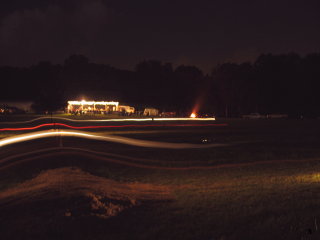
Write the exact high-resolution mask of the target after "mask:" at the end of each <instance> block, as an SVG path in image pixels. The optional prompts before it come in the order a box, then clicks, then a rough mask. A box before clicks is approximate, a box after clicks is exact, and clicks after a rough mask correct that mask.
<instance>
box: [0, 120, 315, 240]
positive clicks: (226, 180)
mask: <svg viewBox="0 0 320 240" xmlns="http://www.w3.org/2000/svg"><path fill="white" fill-rule="evenodd" d="M218 122H219V120H218ZM223 122H226V123H228V126H226V127H197V128H195V127H184V128H175V127H168V126H167V127H162V128H148V129H139V128H135V129H131V128H129V129H120V130H117V131H115V130H112V131H106V130H104V131H103V132H101V133H103V134H116V135H120V136H125V137H130V138H136V139H147V140H152V141H166V142H180V143H181V142H188V143H199V144H205V143H203V140H204V139H206V140H207V141H209V142H213V143H227V144H229V145H228V146H226V147H221V148H208V149H187V150H186V149H184V150H168V149H151V148H141V147H134V146H125V145H120V144H115V143H108V144H106V143H103V142H99V141H90V142H88V141H85V140H80V139H77V140H75V139H73V138H65V139H63V147H65V148H68V147H79V148H80V147H83V146H85V148H87V149H91V150H95V151H99V152H104V153H107V154H121V155H124V156H134V157H135V158H139V159H140V160H139V161H140V162H139V163H142V164H143V165H145V166H146V168H139V167H132V166H127V165H123V164H119V163H116V162H108V161H102V160H101V159H99V158H98V157H94V156H92V157H89V156H87V155H86V156H84V155H79V154H76V153H68V154H65V155H63V154H62V155H61V154H60V155H52V156H46V157H45V158H41V157H39V158H36V159H34V160H33V161H29V162H21V163H20V164H16V165H13V166H11V167H6V168H3V169H2V170H0V189H1V192H0V197H1V194H5V193H6V192H8V191H10V190H12V189H14V188H15V187H17V186H19V185H20V184H21V183H23V182H25V181H27V180H29V179H34V178H36V177H37V176H38V175H39V174H41V173H42V174H43V173H45V172H46V171H47V170H49V169H62V168H65V167H72V168H75V169H82V171H85V172H87V173H90V174H91V175H92V176H97V177H102V178H103V179H109V180H115V181H116V182H119V183H123V184H138V183H139V184H140V183H141V184H151V185H153V186H155V189H157V187H156V186H163V187H166V188H168V189H169V190H168V191H169V192H170V194H169V195H170V197H169V198H168V199H167V200H154V201H141V204H138V205H137V206H134V207H131V208H128V209H127V210H125V211H123V212H121V213H120V214H119V215H117V216H114V217H109V218H107V219H103V218H99V217H92V216H90V217H88V216H77V215H72V217H66V216H65V215H62V214H60V215H59V214H58V213H59V209H62V208H63V209H67V208H68V209H71V210H70V211H71V212H72V211H74V205H75V203H76V202H77V201H78V200H77V199H73V198H68V199H65V198H63V201H62V200H61V201H62V202H63V203H60V202H59V203H56V204H54V203H52V201H49V200H48V199H46V200H43V201H42V202H41V201H40V202H39V201H38V202H36V201H35V202H36V203H34V202H32V204H31V203H28V204H25V205H24V207H22V206H20V205H14V206H15V208H13V209H14V210H12V208H10V211H9V210H8V209H6V208H5V206H4V205H3V203H1V201H0V208H1V211H2V213H5V215H4V214H2V215H1V217H0V223H1V227H0V230H1V233H2V235H3V236H6V237H7V238H9V237H10V238H11V239H14V236H16V237H17V239H18V238H19V237H20V238H24V239H29V238H30V239H31V238H33V239H44V238H47V239H208V240H209V239H220V240H222V239H272V238H273V239H320V233H319V231H320V230H319V227H320V225H319V224H320V204H319V203H320V191H319V190H320V161H319V160H320V148H319V147H320V140H319V133H320V132H319V131H320V122H319V121H317V120H229V121H223ZM1 134H7V133H1ZM11 134H15V133H11ZM4 136H7V135H2V137H4ZM49 146H58V140H57V139H43V140H37V141H34V142H29V143H28V142H27V143H23V144H19V146H18V147H17V146H7V147H5V148H3V149H0V151H1V152H0V157H1V158H5V157H8V156H10V155H12V154H17V153H20V152H26V151H31V150H35V149H39V148H40V149H41V148H46V147H49ZM20 160H23V159H20ZM20 160H19V161H20ZM127 161H129V162H130V161H131V162H132V161H133V162H137V160H127ZM197 166H201V167H207V169H197V168H193V167H197ZM0 167H1V166H0ZM150 167H151V168H150ZM158 167H162V168H158ZM179 167H191V169H189V170H186V169H185V170H177V169H175V170H172V169H163V168H179ZM0 169H1V168H0ZM37 208H39V209H38V210H37ZM72 214H73V213H72ZM17 218H19V219H20V220H19V221H17V220H16V219H17ZM31 229H32V230H31ZM49 236H50V237H49Z"/></svg>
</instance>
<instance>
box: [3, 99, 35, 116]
mask: <svg viewBox="0 0 320 240" xmlns="http://www.w3.org/2000/svg"><path fill="white" fill-rule="evenodd" d="M33 104H34V103H33V102H30V101H1V102H0V113H3V114H4V113H32V112H33V109H32V106H33Z"/></svg>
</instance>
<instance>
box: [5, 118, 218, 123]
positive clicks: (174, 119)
mask: <svg viewBox="0 0 320 240" xmlns="http://www.w3.org/2000/svg"><path fill="white" fill-rule="evenodd" d="M44 119H47V120H65V121H70V122H130V121H132V122H148V121H215V120H216V119H215V118H127V119H122V118H119V119H87V120H85V119H71V118H64V117H39V118H35V119H31V120H28V121H20V122H0V124H20V123H31V122H35V121H38V120H44Z"/></svg>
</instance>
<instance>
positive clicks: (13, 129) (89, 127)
mask: <svg viewBox="0 0 320 240" xmlns="http://www.w3.org/2000/svg"><path fill="white" fill-rule="evenodd" d="M58 126H61V127H66V128H71V129H99V128H130V127H208V126H220V127H223V126H227V124H225V123H220V124H149V125H134V124H131V125H104V126H71V125H68V124H64V123H44V124H40V125H37V126H34V127H23V128H0V132H1V131H27V130H35V129H39V128H42V127H58Z"/></svg>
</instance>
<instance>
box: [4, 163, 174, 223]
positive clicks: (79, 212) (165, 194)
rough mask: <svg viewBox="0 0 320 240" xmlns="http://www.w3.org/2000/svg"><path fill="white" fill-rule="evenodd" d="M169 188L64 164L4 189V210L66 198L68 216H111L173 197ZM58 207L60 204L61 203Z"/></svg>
mask: <svg viewBox="0 0 320 240" xmlns="http://www.w3.org/2000/svg"><path fill="white" fill-rule="evenodd" d="M170 198H171V197H170V192H169V190H168V188H166V187H163V186H156V185H152V184H141V183H120V182H116V181H114V180H109V179H105V178H102V177H97V176H93V175H91V174H89V173H86V172H84V171H82V170H81V169H79V168H60V169H53V170H48V171H45V172H42V173H41V174H40V175H38V176H37V177H35V178H33V179H31V180H29V181H26V182H24V183H22V184H20V185H18V186H16V187H14V188H11V189H8V190H6V191H4V192H1V193H0V210H1V211H3V210H5V209H13V208H14V207H15V206H22V205H30V204H35V205H37V203H39V204H40V203H41V202H42V203H44V202H46V201H51V202H52V201H54V200H56V201H57V202H59V201H60V200H61V199H65V200H66V203H67V204H64V208H63V209H59V208H58V209H57V211H58V212H60V214H61V215H64V216H66V217H80V216H89V215H90V216H97V217H101V218H109V217H112V216H116V215H118V214H119V213H120V212H122V211H124V210H126V209H128V208H131V207H134V206H137V205H140V204H142V203H143V202H146V201H161V200H168V199H170ZM57 207H58V206H57Z"/></svg>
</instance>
